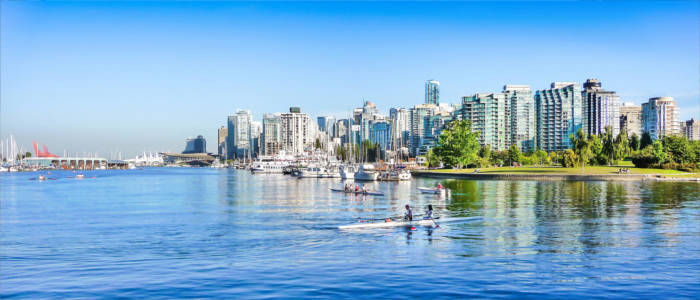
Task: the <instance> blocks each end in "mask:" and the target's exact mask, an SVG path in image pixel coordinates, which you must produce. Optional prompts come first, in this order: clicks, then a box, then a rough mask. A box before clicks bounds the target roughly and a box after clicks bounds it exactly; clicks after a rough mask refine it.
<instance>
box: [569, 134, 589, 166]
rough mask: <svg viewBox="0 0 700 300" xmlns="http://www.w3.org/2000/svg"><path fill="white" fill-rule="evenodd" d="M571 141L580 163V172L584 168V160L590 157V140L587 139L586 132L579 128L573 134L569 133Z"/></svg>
mask: <svg viewBox="0 0 700 300" xmlns="http://www.w3.org/2000/svg"><path fill="white" fill-rule="evenodd" d="M569 138H570V139H571V142H572V143H573V144H574V153H576V155H577V156H578V160H579V162H580V163H581V172H585V170H586V162H587V161H588V160H589V159H590V157H591V155H592V153H591V142H590V140H588V137H587V136H586V133H585V132H583V129H581V128H579V129H578V131H577V132H576V135H575V136H574V135H573V134H572V135H569Z"/></svg>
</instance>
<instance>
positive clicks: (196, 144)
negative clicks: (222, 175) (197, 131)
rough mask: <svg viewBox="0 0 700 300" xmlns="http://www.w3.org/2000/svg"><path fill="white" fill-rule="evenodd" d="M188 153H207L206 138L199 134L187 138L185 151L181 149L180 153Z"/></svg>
mask: <svg viewBox="0 0 700 300" xmlns="http://www.w3.org/2000/svg"><path fill="white" fill-rule="evenodd" d="M190 153H207V140H205V139H204V137H203V136H201V135H198V136H197V137H196V138H189V139H187V142H186V144H185V151H182V154H190Z"/></svg>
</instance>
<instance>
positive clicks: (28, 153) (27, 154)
mask: <svg viewBox="0 0 700 300" xmlns="http://www.w3.org/2000/svg"><path fill="white" fill-rule="evenodd" d="M24 157H32V153H31V152H29V151H27V153H25V154H24Z"/></svg>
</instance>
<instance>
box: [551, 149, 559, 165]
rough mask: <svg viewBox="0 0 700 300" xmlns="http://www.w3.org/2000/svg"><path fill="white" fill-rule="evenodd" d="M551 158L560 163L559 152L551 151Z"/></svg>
mask: <svg viewBox="0 0 700 300" xmlns="http://www.w3.org/2000/svg"><path fill="white" fill-rule="evenodd" d="M549 160H550V161H551V162H552V163H555V164H556V163H560V162H559V154H557V152H556V151H552V152H549Z"/></svg>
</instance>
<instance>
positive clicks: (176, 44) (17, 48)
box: [0, 0, 700, 158]
mask: <svg viewBox="0 0 700 300" xmlns="http://www.w3.org/2000/svg"><path fill="white" fill-rule="evenodd" d="M698 3H699V2H698V1H659V2H653V1H578V2H551V1H544V2H519V1H508V2H469V1H468V2H435V3H428V2H409V3H402V2H305V3H295V2H255V3H247V2H161V1H157V2H46V1H4V0H2V1H0V137H2V138H3V139H5V138H7V137H8V136H9V135H10V134H12V135H14V137H15V138H16V139H17V141H18V144H19V145H23V146H24V149H27V150H28V149H30V148H31V147H32V146H31V145H32V142H33V141H37V142H39V143H40V144H46V145H47V146H48V147H49V149H50V150H51V151H52V152H54V153H57V154H63V152H64V151H67V152H68V154H75V153H80V154H82V153H85V152H88V153H99V155H101V156H102V157H107V158H110V155H111V154H110V153H116V152H122V155H123V158H127V157H132V156H133V155H135V154H136V153H139V152H141V151H174V152H179V151H182V150H183V149H184V147H185V139H186V138H188V137H194V136H196V135H200V134H201V135H203V136H204V137H205V138H206V139H207V150H208V151H210V152H216V140H217V128H218V127H219V126H224V125H226V117H227V116H228V115H231V114H234V113H235V111H236V110H237V109H247V110H251V111H252V113H253V116H254V119H255V120H258V121H260V120H261V116H262V114H263V113H273V112H285V111H288V109H289V107H290V106H299V107H301V109H302V112H307V113H309V114H311V116H312V117H313V118H314V119H315V117H316V116H318V115H337V116H347V115H348V114H349V112H350V111H351V110H352V108H354V107H360V106H361V104H362V101H363V99H365V100H368V101H372V102H374V103H376V104H377V106H378V108H379V109H380V111H382V112H384V113H386V114H388V111H389V108H391V107H412V106H413V105H416V104H420V103H422V102H423V101H424V83H425V81H426V80H428V79H435V80H438V81H440V101H441V102H447V103H459V102H460V101H461V97H462V96H465V95H472V94H474V93H481V92H499V91H501V90H502V88H503V85H505V84H528V85H530V86H531V87H532V88H533V90H537V89H545V88H548V87H549V85H550V83H551V82H554V81H574V82H579V83H583V82H584V81H585V80H586V79H587V78H598V79H599V80H601V82H602V83H603V88H605V89H608V90H613V91H616V92H617V93H618V94H619V95H620V98H621V101H622V102H634V103H636V104H641V103H642V102H645V101H647V100H648V99H649V98H650V97H657V96H672V97H674V98H675V99H676V101H678V104H679V106H680V107H681V113H680V117H681V120H687V119H690V118H691V117H695V118H700V88H699V84H700V46H699V45H700V38H699V36H700V20H699V19H700V18H699V16H700V8H699V4H698Z"/></svg>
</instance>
